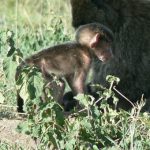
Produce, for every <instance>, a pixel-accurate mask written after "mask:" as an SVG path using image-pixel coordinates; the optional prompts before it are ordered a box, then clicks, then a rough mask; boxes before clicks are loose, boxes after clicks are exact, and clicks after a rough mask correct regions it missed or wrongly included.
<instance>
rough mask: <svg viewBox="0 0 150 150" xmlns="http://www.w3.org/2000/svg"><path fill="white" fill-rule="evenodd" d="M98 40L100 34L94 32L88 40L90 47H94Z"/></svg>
mask: <svg viewBox="0 0 150 150" xmlns="http://www.w3.org/2000/svg"><path fill="white" fill-rule="evenodd" d="M99 40H100V34H99V33H96V34H95V36H94V37H93V38H92V39H91V41H90V48H95V47H96V46H97V44H98V42H99Z"/></svg>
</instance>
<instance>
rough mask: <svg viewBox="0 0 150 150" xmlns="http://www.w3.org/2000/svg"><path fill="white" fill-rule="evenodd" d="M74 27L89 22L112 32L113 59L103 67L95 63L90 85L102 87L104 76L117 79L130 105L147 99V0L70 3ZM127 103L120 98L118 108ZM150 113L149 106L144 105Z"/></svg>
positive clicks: (149, 25)
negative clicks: (142, 97) (106, 27)
mask: <svg viewBox="0 0 150 150" xmlns="http://www.w3.org/2000/svg"><path fill="white" fill-rule="evenodd" d="M70 2H71V6H72V24H73V26H74V27H75V28H77V27H79V26H80V25H84V24H87V23H92V22H99V23H102V24H104V25H106V26H108V27H109V28H110V29H111V30H112V31H113V32H114V42H113V43H114V44H113V54H114V56H115V57H113V59H112V60H111V61H109V62H108V63H106V64H104V63H101V62H98V61H95V65H94V66H95V67H94V70H95V71H94V72H95V75H94V80H93V82H94V83H100V84H102V85H104V86H106V85H107V83H106V82H105V79H106V76H107V75H108V74H111V75H115V76H118V77H119V78H120V79H121V81H120V83H119V85H118V89H119V90H120V91H121V92H122V93H123V94H124V95H125V96H127V97H128V98H129V99H130V100H131V101H132V102H136V101H137V100H139V99H140V98H141V95H142V94H144V96H145V98H147V99H149V100H150V11H149V10H150V1H149V0H103V1H102V0H82V1H81V0H70ZM130 106H131V105H130V103H128V102H127V101H125V100H124V99H122V98H120V101H119V103H118V107H121V108H124V109H128V108H130ZM148 107H149V108H148V109H149V110H150V106H148Z"/></svg>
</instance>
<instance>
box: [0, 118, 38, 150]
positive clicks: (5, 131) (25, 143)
mask: <svg viewBox="0 0 150 150" xmlns="http://www.w3.org/2000/svg"><path fill="white" fill-rule="evenodd" d="M20 122H21V120H17V119H1V120H0V141H1V142H2V143H3V142H6V143H9V144H13V145H14V144H16V145H17V147H19V146H21V147H23V148H25V149H27V150H31V149H36V144H35V142H34V141H33V140H32V139H31V138H30V137H29V136H28V135H25V134H21V133H18V132H17V131H16V127H17V125H18V124H19V123H20Z"/></svg>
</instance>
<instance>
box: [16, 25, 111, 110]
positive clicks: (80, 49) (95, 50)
mask: <svg viewBox="0 0 150 150" xmlns="http://www.w3.org/2000/svg"><path fill="white" fill-rule="evenodd" d="M97 25H98V26H99V30H97V32H93V31H92V30H91V32H93V33H92V34H91V35H89V38H88V39H89V41H88V43H81V44H80V43H78V42H68V43H65V44H60V45H56V46H53V47H50V48H47V49H44V50H42V51H40V52H38V53H36V54H34V55H32V56H30V57H28V58H26V59H25V60H24V61H23V62H22V63H21V64H20V66H19V68H20V67H21V68H22V67H23V66H24V65H29V66H35V67H37V68H39V69H40V71H41V72H42V74H43V77H44V78H45V79H46V80H47V81H48V82H49V80H50V81H51V74H55V75H56V76H57V77H58V78H61V79H62V77H64V78H65V79H66V81H67V82H68V84H69V86H70V88H71V89H72V92H73V95H76V94H78V93H85V92H86V88H85V80H86V77H87V74H88V71H89V69H90V66H91V62H92V60H93V58H94V57H97V58H98V59H99V60H101V61H103V62H105V61H107V60H109V59H110V58H111V57H112V52H111V44H112V40H113V35H112V32H111V31H110V30H109V29H107V28H106V27H104V26H103V25H101V24H97ZM91 26H93V24H91ZM79 32H80V31H78V34H79ZM87 36H88V35H87ZM18 76H19V74H18V72H17V73H16V80H17V79H18ZM48 84H49V83H48ZM61 86H62V88H63V89H64V86H63V82H62V85H61ZM49 87H51V85H50V86H49ZM62 91H63V90H62ZM62 93H63V92H62ZM59 99H62V98H59ZM17 101H18V111H20V112H22V111H23V100H22V99H21V97H20V96H19V94H18V98H17Z"/></svg>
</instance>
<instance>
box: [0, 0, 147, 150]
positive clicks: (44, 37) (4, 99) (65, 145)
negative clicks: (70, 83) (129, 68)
mask: <svg viewBox="0 0 150 150" xmlns="http://www.w3.org/2000/svg"><path fill="white" fill-rule="evenodd" d="M69 5H70V4H69V0H32V1H31V0H7V1H6V0H5V1H4V0H3V1H0V104H1V105H0V109H1V111H0V118H3V117H6V116H7V117H8V116H11V115H10V114H11V112H12V110H11V107H5V106H16V98H15V96H16V93H15V91H16V85H15V82H14V74H15V69H16V66H17V65H18V64H19V61H20V59H22V57H26V56H28V55H30V54H32V53H34V52H35V51H38V50H40V49H43V48H44V47H47V46H51V45H54V44H57V43H62V42H65V41H68V40H71V39H73V38H74V32H73V29H72V27H71V13H70V6H69ZM29 73H31V74H32V75H33V76H32V77H31V78H30V80H27V79H26V77H28V76H30V75H29ZM22 76H23V78H20V82H19V83H17V86H20V85H21V86H22V85H23V86H24V89H25V91H23V92H24V96H25V98H26V99H27V100H28V101H27V104H26V110H27V112H28V115H27V121H26V122H24V123H23V124H21V125H19V126H18V131H20V132H23V133H26V134H29V135H30V136H31V137H33V138H34V139H38V141H39V144H38V145H37V146H38V148H39V149H46V148H47V147H50V148H51V149H54V148H55V149H67V150H72V149H94V150H97V149H104V150H113V149H117V150H122V149H123V150H128V149H131V150H149V149H150V119H149V115H148V114H147V113H140V111H141V109H142V106H143V103H141V104H137V105H136V106H135V107H134V108H133V109H132V110H131V112H125V111H123V110H121V111H120V112H117V111H115V110H113V109H111V108H110V107H109V106H108V105H107V103H106V102H107V99H108V98H110V97H112V98H113V99H114V104H116V102H117V100H118V99H117V97H116V96H115V94H114V93H113V91H112V89H111V88H112V86H111V85H112V83H113V82H114V81H115V80H118V79H116V78H114V77H111V78H109V79H108V82H109V83H110V88H109V89H107V88H105V87H103V88H102V87H100V86H98V88H99V95H100V98H99V101H101V103H102V105H101V106H96V103H97V102H95V101H94V98H93V97H91V96H88V95H86V96H83V95H79V96H78V97H77V99H80V101H81V103H82V105H83V106H84V109H83V111H81V112H78V111H76V110H74V111H73V112H72V114H71V115H69V116H66V115H65V114H63V113H62V112H63V111H62V108H61V107H60V106H59V105H58V104H57V103H56V102H55V100H54V99H53V98H51V97H48V99H49V102H47V103H44V104H41V103H40V101H39V98H38V97H39V95H38V93H39V89H40V88H39V85H38V83H39V78H38V76H39V74H38V73H36V71H35V70H32V71H31V70H30V69H29V68H27V70H25V71H24V72H23V74H22ZM36 81H37V82H36ZM33 89H34V90H33ZM29 100H30V101H29ZM39 104H40V107H38V106H39ZM37 107H38V112H37ZM12 108H13V107H12ZM13 111H14V109H13ZM6 145H9V148H10V147H12V149H15V148H14V147H15V146H11V145H10V144H9V143H7V144H6V143H4V142H2V143H1V142H0V148H3V149H9V148H7V146H6Z"/></svg>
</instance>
